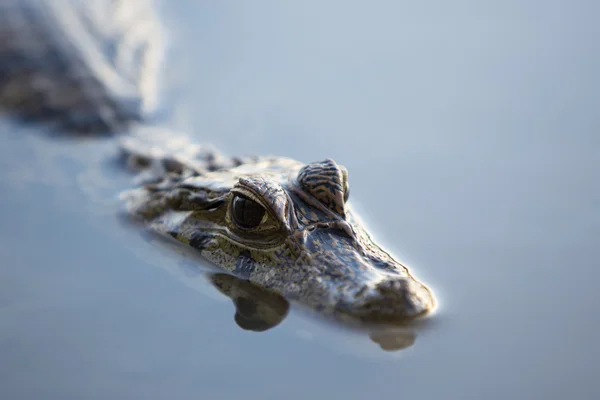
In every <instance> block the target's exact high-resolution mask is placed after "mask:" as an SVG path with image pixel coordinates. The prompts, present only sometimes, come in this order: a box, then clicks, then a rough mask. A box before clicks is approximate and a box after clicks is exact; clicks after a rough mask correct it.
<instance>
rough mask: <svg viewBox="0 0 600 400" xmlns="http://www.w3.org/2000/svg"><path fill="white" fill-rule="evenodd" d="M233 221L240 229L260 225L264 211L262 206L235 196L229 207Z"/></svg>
mask: <svg viewBox="0 0 600 400" xmlns="http://www.w3.org/2000/svg"><path fill="white" fill-rule="evenodd" d="M231 210H232V216H233V221H234V222H235V223H236V224H237V225H239V226H240V227H241V228H245V229H251V228H256V227H257V226H258V225H260V223H261V221H262V219H263V217H264V216H265V212H266V210H265V209H264V207H263V206H261V205H260V204H258V203H257V202H255V201H254V200H250V199H248V198H246V197H242V196H240V195H236V196H235V197H234V198H233V204H232V207H231Z"/></svg>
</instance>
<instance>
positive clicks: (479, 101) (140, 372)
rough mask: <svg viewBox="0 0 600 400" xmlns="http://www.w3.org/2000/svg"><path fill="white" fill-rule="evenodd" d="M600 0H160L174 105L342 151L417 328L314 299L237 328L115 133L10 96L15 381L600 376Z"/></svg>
mask: <svg viewBox="0 0 600 400" xmlns="http://www.w3.org/2000/svg"><path fill="white" fill-rule="evenodd" d="M599 12H600V4H599V3H597V2H594V1H583V0H576V1H571V2H566V1H554V0H550V1H544V2H541V1H530V2H521V1H512V0H508V1H484V2H481V1H479V2H470V1H455V2H452V3H449V2H441V1H433V2H431V1H430V2H422V3H419V4H417V3H412V2H396V1H375V2H369V3H368V4H367V3H366V2H358V1H333V0H332V1H319V2H317V1H312V0H305V1H302V2H296V3H292V2H277V1H254V2H241V1H239V2H199V1H192V0H176V1H175V0H174V1H171V2H163V3H162V4H160V5H159V9H158V13H159V15H160V18H161V20H162V21H163V22H164V25H165V28H166V32H167V37H166V39H167V43H168V51H167V56H166V57H165V60H164V71H163V77H162V78H161V84H162V86H163V89H162V90H163V92H162V93H164V99H167V100H166V102H167V103H168V104H167V105H168V106H169V107H170V108H172V110H173V116H172V119H171V120H170V121H169V126H172V127H173V128H174V129H176V130H179V131H183V132H187V133H189V134H191V135H193V137H194V138H195V139H196V140H197V141H198V142H200V143H209V144H211V145H214V146H215V147H217V148H219V149H220V150H222V151H224V152H226V153H228V154H232V155H245V154H260V155H267V154H272V155H278V156H287V157H292V158H295V159H298V160H301V161H303V162H311V161H316V160H321V159H323V158H326V157H331V158H333V159H335V160H336V161H337V162H338V163H340V164H343V165H344V166H346V167H347V168H348V170H349V182H350V186H351V199H352V201H353V202H355V204H356V205H357V206H358V207H359V210H360V211H361V215H363V216H364V218H365V219H366V221H367V222H368V225H369V227H370V230H371V231H372V232H373V233H374V236H375V237H376V239H377V240H378V241H379V242H381V243H383V245H384V246H385V247H386V248H388V249H389V250H390V251H391V252H392V253H394V254H397V255H399V256H400V259H402V260H405V261H406V262H407V263H408V265H409V266H411V268H412V269H413V270H414V272H415V274H416V275H417V276H418V277H419V278H420V279H422V280H423V281H424V282H426V283H428V284H430V285H431V286H432V287H433V289H434V291H435V293H436V295H437V297H438V299H439V303H440V308H439V310H438V312H437V314H436V315H435V316H434V317H433V322H434V323H433V324H432V326H431V327H430V328H429V329H424V330H422V331H419V332H417V334H416V339H415V340H414V343H413V344H412V346H409V347H408V348H405V349H402V350H398V351H384V350H383V349H382V347H385V346H381V345H380V343H377V340H374V339H373V338H371V337H369V336H368V335H366V334H362V333H357V332H351V331H347V330H343V329H340V328H337V327H333V326H330V325H328V324H324V323H322V322H320V321H316V320H314V319H313V318H311V317H310V316H307V315H304V314H302V313H300V312H297V311H296V310H294V309H292V310H291V311H290V314H289V315H288V317H287V318H286V319H285V320H283V321H282V322H281V323H280V325H278V326H276V327H274V328H273V329H269V330H266V331H264V332H262V333H258V332H253V331H248V330H242V329H240V327H239V326H238V325H236V324H235V322H234V319H233V316H234V313H235V307H234V306H233V304H232V302H231V300H230V299H228V298H227V297H225V296H223V295H222V294H220V293H219V292H218V291H217V290H216V289H215V288H214V287H213V286H212V285H211V284H210V283H209V282H208V281H207V280H206V278H205V276H204V274H203V273H202V272H201V270H200V269H199V268H198V267H197V266H195V265H193V264H191V263H190V262H189V260H187V261H186V259H185V257H184V256H182V255H180V254H179V253H178V252H177V251H171V250H172V249H164V248H162V247H161V246H156V245H155V243H153V242H152V241H151V240H149V239H148V238H145V237H143V236H142V235H140V234H139V231H138V230H137V229H135V228H131V227H129V226H127V225H124V224H123V223H122V221H121V220H120V219H119V217H118V215H119V212H118V210H119V209H120V204H119V202H118V200H117V199H116V197H115V196H116V193H118V190H120V189H123V188H125V187H127V184H128V182H129V180H128V179H129V178H128V177H126V176H125V175H124V174H123V173H122V171H118V170H117V169H114V168H113V167H111V166H110V165H108V163H107V162H106V160H107V159H108V158H109V157H111V154H112V152H113V151H114V148H113V143H112V142H111V139H99V140H96V141H73V140H69V139H68V138H52V137H49V136H48V135H43V134H40V130H41V128H39V127H35V126H21V125H19V124H18V123H16V122H14V121H12V120H8V119H6V118H2V119H1V120H0V193H1V194H2V195H1V196H0V358H1V359H2V362H1V363H0V398H3V399H34V398H36V399H37V398H45V399H71V398H73V399H81V398H86V399H96V398H97V399H105V398H111V399H121V398H123V399H126V398H147V399H154V398H156V399H161V398H179V399H187V398H206V399H232V398H237V399H239V398H240V397H243V398H248V399H280V398H289V399H307V398H314V399H321V398H342V399H348V400H349V399H364V398H366V397H370V398H376V397H383V398H388V397H392V396H394V397H397V396H401V397H407V398H414V399H434V398H436V399H439V398H441V397H443V398H445V399H448V398H451V399H471V398H473V399H480V398H488V399H506V398H511V399H537V398H544V399H562V398H565V397H568V398H577V399H597V398H599V397H600V385H599V384H598V382H597V379H596V377H597V359H598V357H599V356H600V346H598V344H597V343H596V342H595V338H596V336H595V335H596V332H595V330H596V329H598V328H599V327H600V313H598V311H597V309H596V308H597V305H598V294H597V293H598V290H597V285H598V284H597V281H598V280H599V278H600V272H599V270H598V259H599V258H600V249H599V243H600V242H599V239H600V216H599V213H598V210H599V206H600V187H599V185H598V182H599V181H600V161H599V155H600V154H599V153H600V136H599V134H598V131H599V128H600V112H599V111H598V104H599V93H600V85H599V80H598V77H597V71H598V70H599V69H600V51H599V50H600V49H599V41H598V38H599V37H600V35H599V34H600V32H599V30H600V28H599V26H600V25H599V24H598V22H597V16H598V15H599ZM182 283H183V284H182Z"/></svg>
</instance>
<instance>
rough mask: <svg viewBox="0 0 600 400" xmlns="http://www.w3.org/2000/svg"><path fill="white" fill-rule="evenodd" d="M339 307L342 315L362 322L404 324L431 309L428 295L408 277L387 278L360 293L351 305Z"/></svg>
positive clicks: (431, 301)
mask: <svg viewBox="0 0 600 400" xmlns="http://www.w3.org/2000/svg"><path fill="white" fill-rule="evenodd" d="M340 306H341V307H342V308H343V312H345V313H348V314H350V315H353V316H354V317H358V318H359V319H361V320H364V321H373V322H375V321H389V322H394V321H398V322H401V321H406V320H411V319H414V318H417V317H421V316H423V315H425V314H427V313H428V312H430V311H431V310H432V309H433V308H434V300H433V296H432V294H431V292H430V291H429V289H427V288H426V287H425V286H424V285H422V284H421V283H419V282H418V281H415V280H413V279H410V278H404V277H390V278H386V279H384V280H382V281H380V282H379V283H376V284H374V285H369V286H365V287H364V288H363V289H362V290H360V291H359V292H358V293H357V295H356V298H355V299H354V304H344V305H341V304H340Z"/></svg>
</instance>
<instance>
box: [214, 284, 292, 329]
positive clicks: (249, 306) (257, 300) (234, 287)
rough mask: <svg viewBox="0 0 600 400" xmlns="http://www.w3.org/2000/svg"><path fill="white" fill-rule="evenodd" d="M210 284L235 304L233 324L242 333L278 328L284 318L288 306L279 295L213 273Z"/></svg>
mask: <svg viewBox="0 0 600 400" xmlns="http://www.w3.org/2000/svg"><path fill="white" fill-rule="evenodd" d="M209 279H210V282H211V283H212V284H213V285H214V286H215V287H216V288H217V289H218V290H219V291H220V292H221V293H223V294H224V295H226V296H227V297H229V298H230V299H231V300H232V301H233V304H235V308H236V312H235V318H234V319H235V322H236V323H237V324H238V326H239V327H240V328H242V329H244V330H250V331H256V332H263V331H266V330H269V329H271V328H274V327H275V326H277V325H279V324H280V323H281V321H283V319H284V318H285V317H286V315H287V313H288V310H289V308H290V303H288V301H287V300H286V299H284V298H283V297H281V296H280V295H278V294H276V293H272V292H268V291H266V290H264V289H261V288H260V287H258V286H256V285H253V284H252V283H250V282H249V281H244V280H241V279H238V278H236V277H234V276H232V275H227V274H221V273H217V274H213V275H210V276H209Z"/></svg>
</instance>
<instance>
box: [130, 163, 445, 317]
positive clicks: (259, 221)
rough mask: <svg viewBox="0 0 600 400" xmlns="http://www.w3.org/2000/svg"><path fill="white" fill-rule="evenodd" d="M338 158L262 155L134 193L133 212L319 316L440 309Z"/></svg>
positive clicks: (393, 314) (415, 314)
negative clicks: (373, 221)
mask: <svg viewBox="0 0 600 400" xmlns="http://www.w3.org/2000/svg"><path fill="white" fill-rule="evenodd" d="M348 195H349V188H348V173H347V171H346V169H345V168H344V167H342V166H340V165H338V164H336V163H335V162H334V161H333V160H325V161H322V162H316V163H312V164H308V165H305V164H302V163H299V162H297V161H294V160H290V159H285V158H259V159H254V160H253V161H252V162H245V163H242V164H241V165H238V166H234V167H231V168H224V169H220V170H216V171H204V172H202V173H201V174H190V175H188V176H187V177H184V176H179V175H176V176H171V177H170V178H166V179H163V180H162V181H160V182H158V183H154V184H148V185H145V186H144V187H142V188H140V189H136V190H134V191H130V192H129V193H128V195H127V196H126V198H127V199H128V204H129V207H128V208H129V210H130V211H131V212H132V213H133V214H134V215H135V216H137V217H138V218H140V219H142V220H143V221H145V222H146V223H147V224H148V225H149V226H150V227H151V228H152V229H154V230H156V231H159V232H161V233H164V234H167V235H170V236H172V237H174V238H176V239H177V240H179V241H181V242H183V243H185V244H187V245H189V246H192V247H194V248H196V249H198V250H200V251H201V253H202V255H203V256H204V257H206V258H207V259H208V260H210V261H211V262H213V263H214V264H216V265H217V266H219V267H220V268H223V269H225V270H227V271H229V272H231V273H232V274H233V275H235V276H237V277H239V278H242V279H247V280H249V281H251V282H253V283H254V284H257V285H259V286H261V287H263V288H265V289H267V290H271V291H273V292H275V293H278V294H280V295H282V296H284V297H285V298H287V299H289V300H291V301H294V302H296V303H300V304H303V305H305V306H308V307H309V308H311V309H313V310H316V311H317V312H319V313H321V314H325V315H333V316H336V317H344V318H346V317H350V318H351V319H358V320H361V321H366V322H374V321H387V322H399V321H406V320H410V319H413V318H415V317H419V316H422V315H424V314H426V313H427V312H428V311H430V310H431V309H432V308H433V306H434V299H433V296H432V294H431V292H430V290H429V289H428V288H427V287H425V286H424V285H423V284H422V283H420V282H419V281H417V280H416V279H415V278H414V277H413V276H412V275H411V274H410V272H409V271H408V269H407V268H406V267H405V266H404V265H402V264H401V263H399V262H398V261H396V260H395V259H394V258H393V257H392V256H391V255H390V254H388V253H387V252H386V251H384V250H383V249H382V248H381V247H379V246H378V245H377V244H376V243H375V242H374V241H373V240H372V239H371V237H370V235H369V233H368V232H367V231H366V230H365V228H364V227H363V225H362V224H361V223H360V221H359V220H358V218H357V216H355V215H354V214H353V212H352V210H351V208H350V205H349V202H348Z"/></svg>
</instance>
